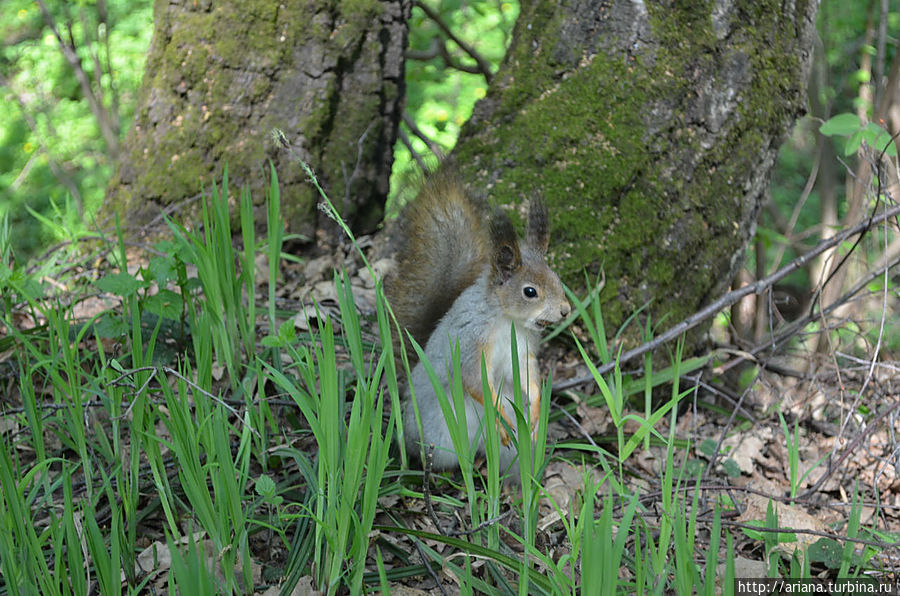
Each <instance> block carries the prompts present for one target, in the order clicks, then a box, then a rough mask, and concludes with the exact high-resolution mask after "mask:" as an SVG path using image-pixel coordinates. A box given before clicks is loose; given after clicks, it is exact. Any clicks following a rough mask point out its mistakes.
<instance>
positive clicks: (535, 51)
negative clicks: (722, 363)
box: [453, 0, 816, 330]
mask: <svg viewBox="0 0 900 596" xmlns="http://www.w3.org/2000/svg"><path fill="white" fill-rule="evenodd" d="M815 12H816V2H815V0H794V1H788V2H782V1H781V0H777V1H775V0H716V1H710V2H671V1H670V2H641V1H633V0H611V1H606V2H596V1H593V0H562V1H560V0H525V1H524V2H523V6H522V14H521V16H520V17H519V21H518V22H517V24H516V29H515V33H514V38H513V42H512V46H511V48H510V51H509V53H508V54H507V57H506V60H505V61H504V64H503V65H502V67H501V69H500V72H499V73H498V75H497V77H496V78H495V80H494V83H493V84H492V86H491V88H490V89H489V91H488V95H487V97H486V98H485V99H484V100H482V101H481V102H479V103H478V104H477V105H476V107H475V112H474V115H473V117H472V118H471V120H470V121H469V122H468V123H467V124H466V125H465V127H464V128H463V131H462V134H461V138H460V141H459V143H458V145H457V147H456V149H455V150H454V153H453V161H454V162H455V163H456V164H457V167H458V168H459V169H460V170H461V171H462V173H463V176H464V179H466V180H470V181H473V186H476V187H479V188H480V189H482V190H484V191H485V192H487V193H488V194H490V195H491V196H492V197H493V198H494V199H495V200H497V202H499V203H501V204H507V203H518V202H521V201H522V200H524V199H526V198H527V197H528V196H529V195H532V194H535V193H540V194H541V195H543V197H544V200H545V202H546V203H547V205H548V207H549V208H550V212H551V217H552V219H553V225H552V238H553V246H552V247H551V252H552V253H553V254H552V255H551V258H552V261H553V264H554V266H555V267H556V268H557V270H558V271H559V272H560V273H561V275H562V277H563V278H564V280H565V281H566V282H567V283H569V284H571V285H573V286H576V287H581V286H583V285H584V284H583V280H584V277H583V274H582V270H583V268H587V269H588V270H593V271H597V270H598V269H602V270H603V271H604V273H605V276H606V286H605V289H604V290H603V292H602V294H601V300H602V302H603V304H604V316H605V317H606V320H607V326H608V328H609V329H611V330H615V329H616V328H617V327H618V326H619V325H620V324H621V323H622V322H623V321H624V320H625V318H626V317H628V316H629V315H630V314H632V313H633V312H635V311H636V310H638V309H639V308H640V307H641V306H642V305H644V304H645V303H647V302H650V307H649V312H650V313H651V314H652V321H653V323H654V324H656V323H658V322H660V321H661V320H662V319H663V318H664V317H667V318H666V323H668V324H674V323H675V322H677V321H679V320H681V319H682V318H684V317H685V316H687V315H689V314H691V313H693V312H694V311H696V310H697V309H698V308H699V307H701V306H702V305H703V304H704V303H706V302H708V301H710V300H711V299H713V298H715V297H716V296H717V295H719V294H721V293H723V292H724V291H725V290H726V289H727V288H728V285H729V283H730V282H731V280H732V278H733V277H734V274H735V272H736V271H737V269H738V267H739V265H740V263H741V259H742V258H743V255H744V252H745V249H746V247H747V243H748V242H749V240H750V238H751V237H752V235H753V233H754V229H755V225H756V217H757V214H758V212H759V210H760V206H761V205H762V203H763V200H764V198H765V195H766V189H767V186H768V181H769V173H770V170H771V167H772V165H773V163H774V159H775V156H776V153H777V150H778V146H779V145H780V143H781V142H782V141H783V139H784V138H785V136H786V135H787V133H788V132H789V131H790V129H791V126H792V124H793V122H794V121H795V119H796V118H797V117H798V116H799V115H800V114H801V113H802V112H803V111H804V109H805V87H806V80H807V72H808V66H809V63H810V57H811V54H812V42H813V37H814V34H815V28H814V17H815ZM666 323H664V324H663V325H664V326H665V325H666ZM633 329H634V327H633Z"/></svg>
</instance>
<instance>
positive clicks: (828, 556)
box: [809, 538, 844, 569]
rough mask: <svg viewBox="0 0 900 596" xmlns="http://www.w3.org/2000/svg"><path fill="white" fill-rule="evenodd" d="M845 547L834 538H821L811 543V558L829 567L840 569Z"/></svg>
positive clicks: (812, 560)
mask: <svg viewBox="0 0 900 596" xmlns="http://www.w3.org/2000/svg"><path fill="white" fill-rule="evenodd" d="M843 552H844V549H843V547H842V546H841V545H840V544H839V543H838V541H837V540H834V539H833V538H819V539H818V540H816V541H815V542H813V543H812V544H810V545H809V560H810V561H811V562H814V563H823V564H824V565H825V566H826V567H828V568H829V569H839V568H840V566H841V559H842V557H843Z"/></svg>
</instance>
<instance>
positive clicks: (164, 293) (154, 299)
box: [144, 290, 184, 321]
mask: <svg viewBox="0 0 900 596" xmlns="http://www.w3.org/2000/svg"><path fill="white" fill-rule="evenodd" d="M183 306H184V300H182V298H181V296H180V295H179V294H176V293H175V292H173V291H172V290H160V291H159V293H158V294H154V295H153V296H150V297H149V298H147V300H146V302H144V308H146V309H147V311H149V312H151V313H153V314H155V315H156V316H158V317H163V318H166V319H173V320H175V321H177V320H178V319H179V318H180V317H181V313H182V311H183Z"/></svg>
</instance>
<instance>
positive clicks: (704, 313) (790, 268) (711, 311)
mask: <svg viewBox="0 0 900 596" xmlns="http://www.w3.org/2000/svg"><path fill="white" fill-rule="evenodd" d="M898 215H900V205H894V206H893V207H891V208H890V209H886V210H884V211H882V212H881V213H879V214H876V215H873V216H872V217H870V218H867V219H866V220H865V221H862V222H860V223H858V224H856V225H855V226H853V227H850V228H847V229H845V230H843V231H841V232H839V233H837V234H835V235H834V236H832V237H831V238H828V239H826V240H823V241H822V242H819V244H817V245H816V246H815V248H813V249H812V250H810V251H809V252H807V253H805V254H803V255H800V256H799V257H797V258H796V259H794V260H793V261H791V262H790V263H788V264H787V265H785V266H784V267H782V268H781V269H779V270H778V271H776V272H775V273H773V274H772V275H769V276H768V277H765V278H763V279H760V280H757V281H756V282H754V283H752V284H749V285H746V286H744V287H742V288H738V289H737V290H733V291H731V292H728V293H727V294H725V295H723V296H722V297H721V298H719V299H718V300H716V301H715V302H712V303H711V304H708V305H707V306H705V307H703V308H702V309H700V310H699V311H697V312H696V313H694V314H692V315H691V316H689V317H688V318H686V319H684V320H683V321H681V322H680V323H678V324H677V325H675V326H674V327H672V328H670V329H668V330H667V331H665V332H664V333H662V334H661V335H659V336H658V337H656V338H654V339H653V340H651V341H648V342H647V343H644V344H642V345H640V346H638V347H636V348H633V349H631V350H628V351H627V352H624V353H622V354H621V355H620V356H618V357H617V358H616V359H615V360H613V361H612V362H607V363H604V364H603V365H601V366H598V367H597V372H598V373H599V374H601V375H603V374H606V373H608V372H610V371H611V370H613V369H614V368H615V367H616V366H617V365H621V364H622V363H624V362H628V361H629V360H632V359H634V358H637V357H638V356H643V355H644V354H646V353H647V352H651V351H653V350H655V349H656V348H658V347H660V346H661V345H663V344H665V343H667V342H670V341H672V340H673V339H677V338H678V337H681V335H682V334H684V333H686V332H687V331H689V330H691V329H693V328H694V327H696V326H697V325H699V324H700V323H702V322H703V321H705V320H706V319H709V318H711V317H713V316H715V315H716V314H717V313H718V312H719V311H721V310H722V309H724V308H726V307H728V306H731V305H732V304H735V303H736V302H738V301H739V300H741V299H742V298H744V297H745V296H749V295H750V294H762V293H763V292H764V291H765V290H766V289H768V288H770V287H772V286H773V285H775V284H776V283H778V282H779V281H781V280H782V279H784V278H785V277H787V276H788V275H790V274H791V273H793V272H794V271H796V270H798V269H801V268H802V267H805V266H806V264H807V263H809V261H811V260H812V259H814V258H816V257H817V256H819V255H820V254H822V253H823V252H825V251H826V250H828V249H830V248H833V247H835V246H837V245H839V244H841V243H842V242H844V241H845V240H847V239H848V238H850V237H852V236H855V235H856V234H859V233H862V232H865V231H866V230H868V229H869V228H870V227H871V226H873V225H875V224H880V223H882V222H884V221H887V220H889V219H891V218H892V217H896V216H898ZM862 287H865V284H862V285H861V284H859V283H857V284H856V285H855V286H854V288H857V289H856V291H859V289H861V288H862ZM848 295H852V294H849V293H848ZM836 302H837V301H835V303H833V304H832V305H829V307H828V308H827V309H826V311H827V310H830V309H832V308H833V307H834V305H835V304H836ZM812 316H813V315H808V316H807V319H810V320H811V317H812ZM801 320H803V319H801ZM807 322H808V321H807ZM792 328H793V327H792ZM782 336H783V334H782V335H779V338H780V337H782ZM775 344H776V342H774V341H773V342H767V345H775ZM764 348H765V346H763V347H762V348H759V349H760V350H762V349H764ZM591 380H593V376H592V375H583V376H580V377H576V378H573V379H567V380H565V381H561V382H559V383H554V384H553V391H563V390H565V389H570V388H572V387H575V386H576V385H580V384H582V383H587V382H589V381H591Z"/></svg>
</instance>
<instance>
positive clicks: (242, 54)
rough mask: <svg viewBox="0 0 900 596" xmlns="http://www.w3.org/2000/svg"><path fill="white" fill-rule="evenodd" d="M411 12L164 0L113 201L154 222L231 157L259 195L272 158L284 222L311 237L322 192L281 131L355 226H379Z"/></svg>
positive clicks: (375, 6)
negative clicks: (277, 136)
mask: <svg viewBox="0 0 900 596" xmlns="http://www.w3.org/2000/svg"><path fill="white" fill-rule="evenodd" d="M409 10H410V0H387V1H380V2H376V1H374V0H365V1H363V2H353V3H350V2H339V1H338V0H328V1H319V2H313V1H310V0H306V1H301V2H290V3H286V4H285V3H280V2H277V1H274V0H255V1H251V2H243V1H238V0H223V1H219V2H211V1H210V0H200V1H199V2H196V1H193V0H191V1H188V0H157V2H156V6H155V18H154V22H155V23H154V26H155V30H154V36H153V42H152V44H151V47H150V54H149V57H148V60H147V67H146V72H145V74H144V83H143V89H142V91H141V98H140V100H139V105H138V110H137V112H136V114H135V120H134V125H133V127H132V129H131V131H130V133H129V137H128V139H127V140H126V144H125V155H124V157H123V162H122V165H121V167H120V169H119V172H118V174H117V176H115V177H114V179H113V181H112V183H111V184H110V187H109V191H108V193H107V196H108V206H110V207H112V208H116V209H119V210H120V211H124V212H125V213H127V215H128V217H129V221H131V222H142V221H146V219H147V218H149V217H150V216H152V215H155V214H156V213H158V212H159V209H160V208H161V207H164V206H167V205H171V204H173V203H177V202H179V201H182V200H183V199H185V198H188V197H195V196H197V195H199V193H200V191H201V190H202V189H205V188H208V187H209V185H210V184H211V183H212V182H213V181H216V180H219V179H221V177H222V173H223V170H224V168H225V166H226V164H227V166H228V171H229V179H230V181H231V183H232V184H231V186H232V187H233V188H240V187H242V186H244V185H247V186H249V188H250V190H251V192H252V195H253V200H254V202H255V204H256V205H258V206H260V205H262V203H263V199H264V197H265V188H266V187H267V183H266V174H267V172H268V166H267V161H268V160H269V159H271V160H272V161H273V162H274V164H275V166H276V170H277V172H278V177H279V182H280V183H281V191H282V200H283V213H284V218H285V228H286V230H287V231H288V232H291V233H301V234H304V235H306V236H308V237H311V236H312V235H313V233H314V232H315V230H316V229H319V228H320V227H322V226H321V225H320V223H321V222H320V221H317V220H318V218H320V217H323V216H321V215H319V214H318V213H317V210H316V204H317V202H318V200H319V197H318V195H317V193H316V191H315V190H314V189H313V188H312V186H311V185H310V184H308V183H307V181H306V175H305V174H304V172H303V171H302V169H301V168H300V166H299V165H298V164H297V163H296V161H295V160H293V159H292V158H291V157H290V156H289V155H288V154H287V152H285V151H284V150H280V149H278V148H277V147H276V145H275V144H274V143H273V142H272V140H271V138H270V132H271V131H272V129H274V128H278V129H281V130H282V131H284V133H285V135H286V136H287V139H288V141H289V142H290V143H291V144H292V145H293V146H294V148H295V150H296V152H297V154H298V155H299V156H300V157H301V158H302V159H303V160H304V161H306V162H307V163H309V164H310V165H311V166H312V168H313V170H314V171H315V172H316V173H317V175H318V178H319V182H320V183H321V184H322V186H323V188H324V189H325V190H326V192H327V193H328V194H329V197H330V198H331V199H332V201H333V202H334V203H335V205H336V206H337V207H338V209H339V210H340V211H341V213H342V215H343V217H344V218H345V220H346V221H348V223H350V225H351V227H352V228H353V229H354V230H355V231H357V232H368V231H371V230H372V229H373V228H374V227H375V225H376V224H377V223H378V222H379V221H380V220H381V217H382V215H383V209H384V201H385V197H386V195H387V191H388V182H389V178H390V172H391V164H392V162H393V151H392V149H393V145H394V141H395V139H396V134H397V126H398V123H399V118H400V113H401V107H400V105H401V102H402V100H403V90H404V81H403V73H404V68H403V52H404V50H405V48H406V37H407V18H408V16H409ZM197 212H198V203H197V202H196V201H194V202H193V203H189V204H188V205H187V206H186V207H185V208H184V210H182V211H180V212H179V213H177V214H176V217H177V218H178V219H185V220H186V221H190V220H191V219H192V218H194V217H195V216H196V213H197ZM257 221H262V220H261V219H258V220H257ZM328 229H329V230H331V229H333V228H331V227H328Z"/></svg>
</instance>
